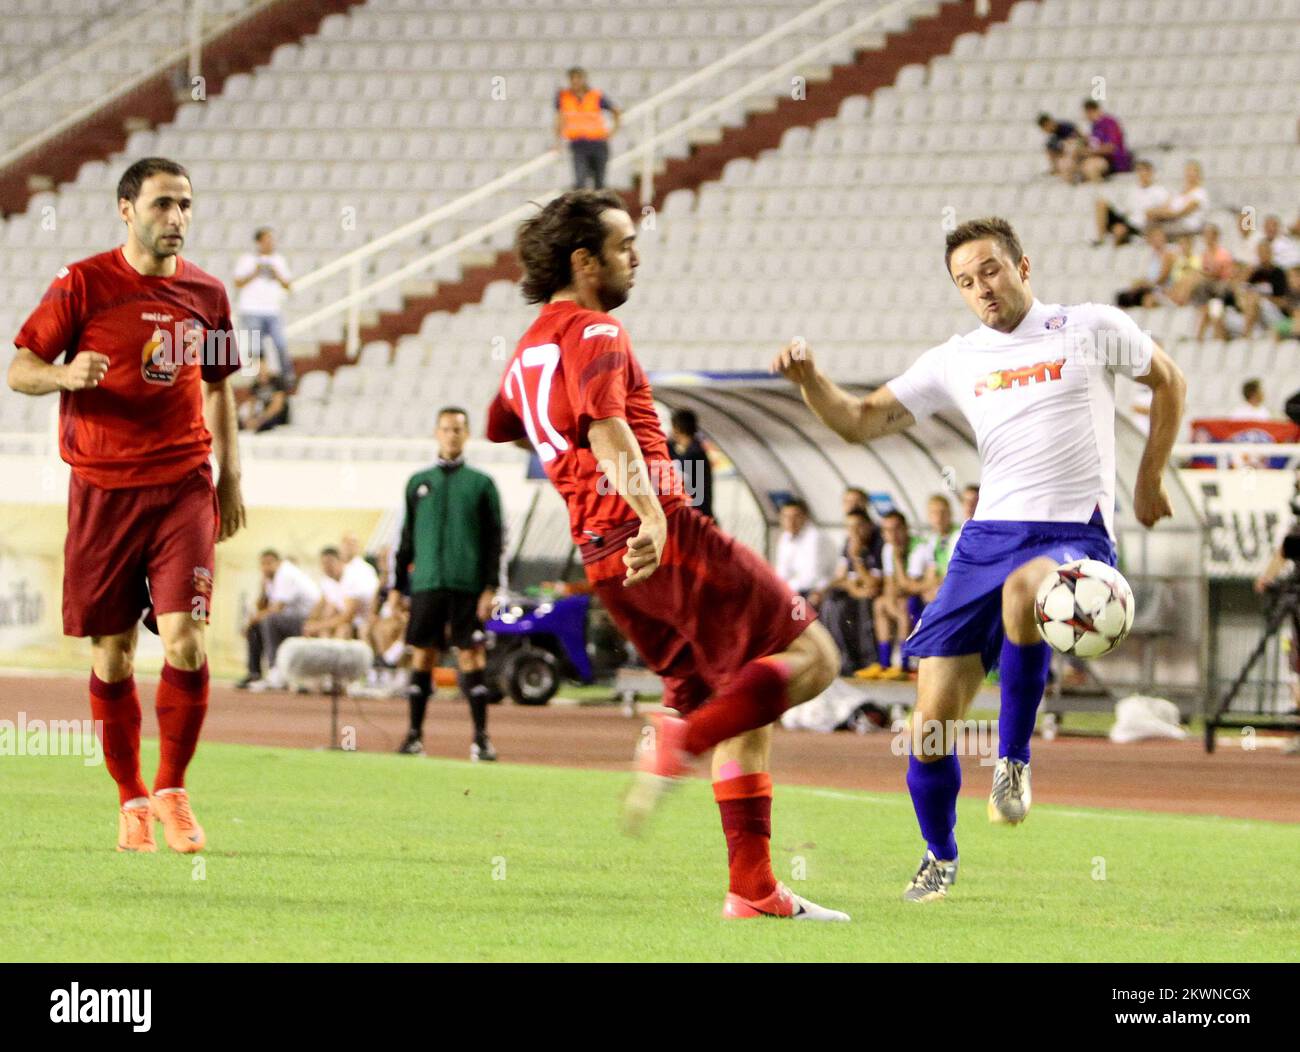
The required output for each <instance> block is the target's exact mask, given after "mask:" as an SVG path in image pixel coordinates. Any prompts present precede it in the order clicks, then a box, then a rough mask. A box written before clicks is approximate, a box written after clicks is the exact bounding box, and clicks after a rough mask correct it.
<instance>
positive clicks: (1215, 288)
mask: <svg viewBox="0 0 1300 1052" xmlns="http://www.w3.org/2000/svg"><path fill="white" fill-rule="evenodd" d="M1197 255H1198V267H1199V270H1200V277H1199V279H1198V280H1196V281H1195V282H1193V283H1192V288H1191V292H1190V294H1189V295H1188V302H1190V303H1194V304H1197V305H1201V304H1205V303H1208V302H1209V301H1210V300H1212V299H1216V298H1218V299H1221V298H1222V297H1223V296H1224V295H1225V294H1226V293H1227V292H1228V289H1229V288H1231V286H1232V282H1233V281H1234V279H1236V278H1237V277H1239V276H1240V277H1244V276H1245V275H1244V268H1241V267H1239V266H1238V263H1237V261H1236V260H1235V259H1233V258H1232V253H1231V252H1229V251H1228V249H1227V248H1226V247H1225V246H1224V244H1223V242H1222V240H1221V239H1220V237H1219V228H1218V226H1217V225H1216V224H1214V223H1206V224H1205V229H1204V230H1202V231H1201V246H1200V250H1199V252H1198V253H1197ZM1239 270H1241V271H1242V273H1241V274H1238V271H1239Z"/></svg>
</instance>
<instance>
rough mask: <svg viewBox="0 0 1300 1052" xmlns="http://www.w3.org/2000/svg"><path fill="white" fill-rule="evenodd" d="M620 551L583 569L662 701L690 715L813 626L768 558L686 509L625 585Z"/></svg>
mask: <svg viewBox="0 0 1300 1052" xmlns="http://www.w3.org/2000/svg"><path fill="white" fill-rule="evenodd" d="M626 551H627V548H626V546H623V547H621V548H620V549H618V550H617V551H612V552H610V554H609V555H607V556H605V557H604V558H603V559H601V560H600V561H599V562H593V563H589V564H588V565H587V579H588V580H589V581H590V582H591V584H592V587H593V589H594V590H595V592H596V595H597V596H599V598H600V600H601V602H602V603H604V604H605V609H606V610H608V611H609V614H610V616H611V617H612V618H613V619H614V622H615V624H617V625H618V627H619V629H620V630H621V631H622V632H623V634H624V635H625V636H627V638H628V639H629V640H630V641H631V643H632V645H633V646H635V647H636V648H637V650H638V652H639V653H640V654H641V657H642V659H643V660H644V661H645V663H646V665H647V666H649V667H650V668H651V669H653V670H654V671H655V672H657V673H658V674H659V675H660V676H661V677H662V678H663V681H664V704H665V705H668V706H670V707H672V708H674V709H677V710H678V711H679V712H689V711H690V710H691V709H693V708H695V707H697V706H698V705H701V704H703V703H704V702H705V701H707V700H708V699H709V697H710V696H711V695H712V694H714V693H715V692H716V691H719V690H722V689H724V688H725V686H726V684H727V681H728V680H729V679H730V678H731V677H732V676H734V675H735V674H736V673H737V672H738V671H740V669H741V667H742V666H744V665H747V664H748V663H749V662H751V661H754V660H756V659H757V658H761V657H766V656H767V655H768V654H778V653H780V652H781V651H783V650H787V649H789V647H790V644H792V643H793V642H794V641H795V640H796V639H798V638H799V636H800V635H801V634H802V633H803V631H804V629H806V628H807V627H808V624H809V622H811V621H814V620H816V618H817V614H816V612H815V611H814V610H813V609H812V607H811V606H810V605H809V604H808V603H807V602H805V601H804V600H802V599H800V598H799V596H797V595H795V593H794V592H792V591H791V590H790V589H789V588H788V587H787V586H786V584H785V583H784V582H783V581H782V580H781V579H780V578H779V577H777V576H776V573H775V572H774V571H773V570H772V568H771V567H770V566H768V564H767V563H766V562H764V561H763V560H762V559H761V558H760V557H759V556H758V555H757V554H756V553H755V552H753V551H751V550H750V549H749V548H747V547H745V545H743V544H741V543H740V542H739V541H737V540H736V539H735V538H733V537H730V536H729V535H727V534H726V533H723V531H722V530H720V529H719V528H718V527H717V526H716V525H715V524H714V522H713V520H712V519H706V518H705V517H704V516H702V515H701V514H700V513H699V512H698V511H696V510H695V509H694V508H691V507H682V508H679V509H677V510H676V511H674V512H672V513H670V514H669V516H668V540H667V543H666V544H665V545H664V555H663V562H661V563H660V565H659V568H658V569H657V570H655V572H654V573H653V574H651V576H650V577H649V578H648V579H647V580H645V581H642V582H641V583H640V584H637V585H633V586H632V587H631V588H625V587H623V578H624V575H625V574H626V572H627V571H626V567H624V565H623V555H624V553H625V552H626Z"/></svg>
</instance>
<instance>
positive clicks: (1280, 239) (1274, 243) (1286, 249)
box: [1260, 215, 1300, 270]
mask: <svg viewBox="0 0 1300 1052" xmlns="http://www.w3.org/2000/svg"><path fill="white" fill-rule="evenodd" d="M1260 240H1263V241H1267V242H1268V243H1269V245H1270V246H1271V247H1272V250H1273V261H1274V262H1275V263H1276V264H1277V265H1278V266H1279V267H1281V268H1282V269H1283V270H1290V269H1291V268H1292V267H1300V243H1298V242H1297V241H1296V240H1295V238H1293V237H1291V235H1290V234H1288V233H1287V232H1286V231H1285V230H1283V229H1282V220H1281V219H1279V218H1278V217H1277V216H1275V215H1269V216H1265V217H1264V229H1263V230H1262V231H1261V234H1260Z"/></svg>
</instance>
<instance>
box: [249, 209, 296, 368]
mask: <svg viewBox="0 0 1300 1052" xmlns="http://www.w3.org/2000/svg"><path fill="white" fill-rule="evenodd" d="M253 244H254V245H255V246H256V251H255V252H245V253H244V254H243V255H242V256H240V257H239V260H238V261H237V262H236V263H235V288H237V289H238V290H239V297H238V301H237V305H236V310H237V312H238V314H239V324H240V327H241V328H242V329H243V330H244V331H245V332H247V333H253V332H257V333H260V337H259V339H260V341H261V352H262V360H263V361H266V360H268V359H269V360H270V362H271V371H272V372H273V373H278V374H280V375H281V376H283V377H284V379H285V382H286V383H287V385H288V389H289V390H292V389H293V382H294V370H293V362H292V361H291V360H290V358H289V342H288V340H287V339H286V338H285V335H284V323H283V321H282V319H281V308H282V306H283V303H284V296H285V293H287V292H288V291H289V290H290V289H291V288H292V287H293V285H292V278H291V277H290V274H289V264H288V263H286V262H285V259H284V256H282V255H280V254H279V253H278V252H276V250H275V231H273V230H272V229H271V228H270V227H269V226H264V227H258V229H257V230H256V232H254V234H253ZM268 341H269V346H268ZM250 343H251V340H250Z"/></svg>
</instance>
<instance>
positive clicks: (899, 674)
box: [876, 666, 907, 683]
mask: <svg viewBox="0 0 1300 1052" xmlns="http://www.w3.org/2000/svg"><path fill="white" fill-rule="evenodd" d="M876 679H887V680H890V681H892V682H894V683H897V682H900V681H905V680H906V679H907V669H905V668H897V667H892V666H891V667H890V668H887V669H885V671H883V672H882V673H881V674H880V675H879V676H877V677H876Z"/></svg>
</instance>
